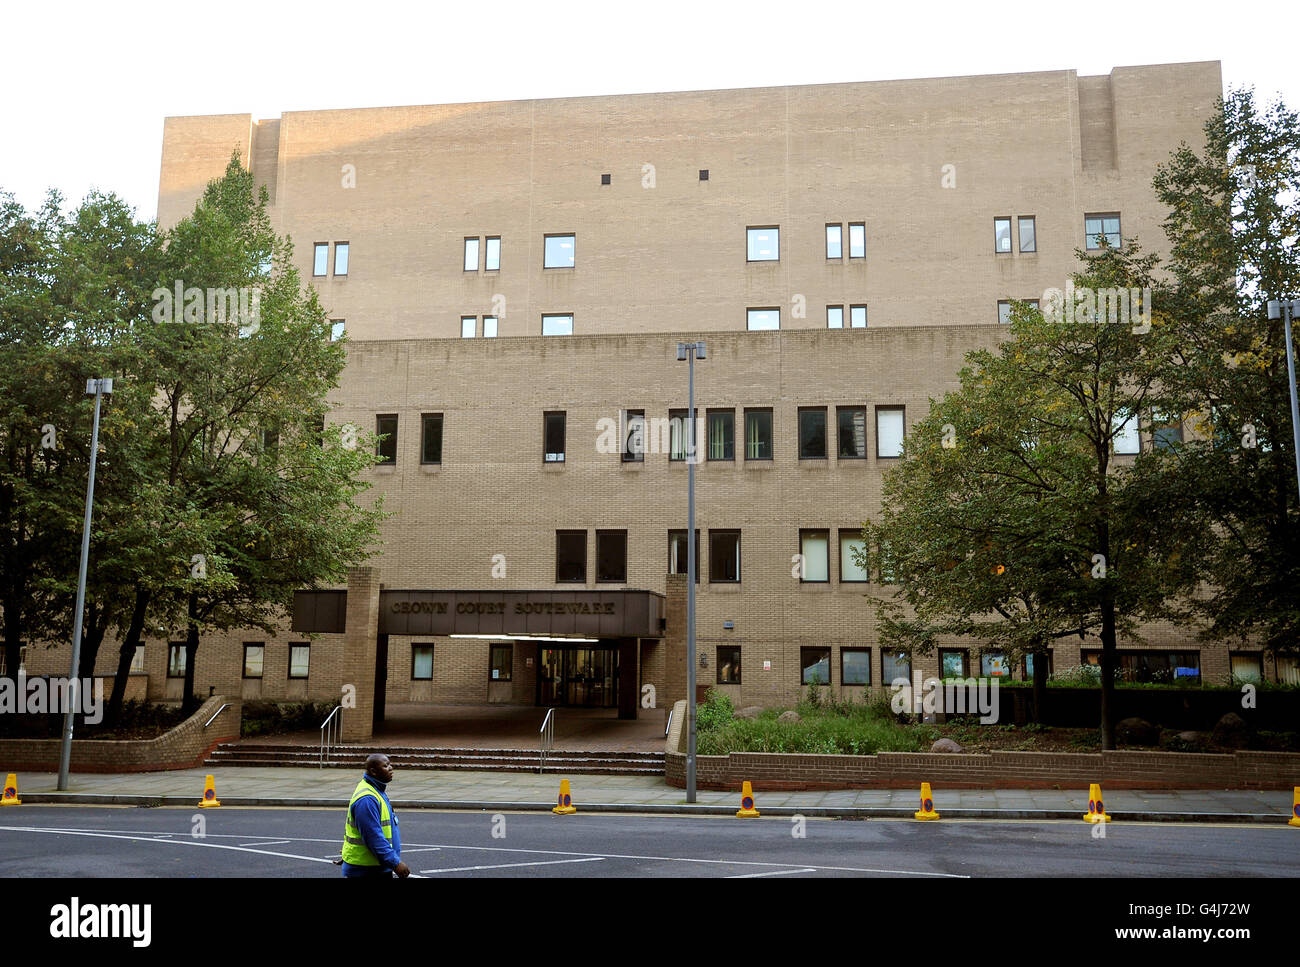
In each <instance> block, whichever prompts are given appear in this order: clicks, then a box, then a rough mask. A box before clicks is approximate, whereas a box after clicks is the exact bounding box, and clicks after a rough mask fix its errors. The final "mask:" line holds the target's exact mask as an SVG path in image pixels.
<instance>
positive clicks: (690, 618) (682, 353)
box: [677, 340, 708, 802]
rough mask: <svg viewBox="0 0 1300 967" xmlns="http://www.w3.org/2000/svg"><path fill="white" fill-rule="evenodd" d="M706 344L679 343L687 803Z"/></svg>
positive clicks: (691, 791) (691, 771)
mask: <svg viewBox="0 0 1300 967" xmlns="http://www.w3.org/2000/svg"><path fill="white" fill-rule="evenodd" d="M707 358H708V357H707V356H706V355H705V347H704V342H703V341H702V340H701V341H700V342H679V343H678V344H677V359H678V361H679V362H680V361H681V360H686V368H687V373H688V375H687V384H686V385H687V391H686V395H687V398H686V427H687V429H686V434H687V436H686V439H687V445H686V801H687V802H695V568H696V561H695V463H696V460H697V459H698V456H699V452H698V450H697V449H696V447H697V446H698V444H699V441H698V440H696V439H695V360H697V359H707Z"/></svg>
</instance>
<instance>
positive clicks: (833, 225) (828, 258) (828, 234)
mask: <svg viewBox="0 0 1300 967" xmlns="http://www.w3.org/2000/svg"><path fill="white" fill-rule="evenodd" d="M832 228H834V229H836V230H837V231H838V232H839V237H838V241H837V242H836V244H837V245H838V246H839V249H840V254H839V255H832V254H831V231H830V230H831V229H832ZM826 261H828V262H843V261H844V223H843V222H827V223H826Z"/></svg>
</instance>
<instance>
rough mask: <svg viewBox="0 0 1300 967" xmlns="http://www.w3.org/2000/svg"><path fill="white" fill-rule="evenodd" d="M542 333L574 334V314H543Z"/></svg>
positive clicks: (546, 334)
mask: <svg viewBox="0 0 1300 967" xmlns="http://www.w3.org/2000/svg"><path fill="white" fill-rule="evenodd" d="M542 335H543V336H572V335H573V316H571V315H564V316H560V315H551V316H542Z"/></svg>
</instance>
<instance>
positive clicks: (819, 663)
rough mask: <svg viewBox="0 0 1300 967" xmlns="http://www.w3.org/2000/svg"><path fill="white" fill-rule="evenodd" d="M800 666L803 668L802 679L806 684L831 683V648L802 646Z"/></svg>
mask: <svg viewBox="0 0 1300 967" xmlns="http://www.w3.org/2000/svg"><path fill="white" fill-rule="evenodd" d="M799 667H800V668H801V669H802V675H801V678H800V681H801V682H802V683H803V684H805V685H829V684H830V683H831V650H830V649H829V648H800V649H799Z"/></svg>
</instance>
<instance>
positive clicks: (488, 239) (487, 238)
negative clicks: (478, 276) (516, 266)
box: [483, 235, 501, 272]
mask: <svg viewBox="0 0 1300 967" xmlns="http://www.w3.org/2000/svg"><path fill="white" fill-rule="evenodd" d="M489 242H496V243H497V265H496V268H492V267H491V266H489V265H488V260H489V255H488V252H489V250H490V249H491V245H489V244H488V243H489ZM483 271H484V272H500V271H501V236H500V235H485V236H483Z"/></svg>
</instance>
